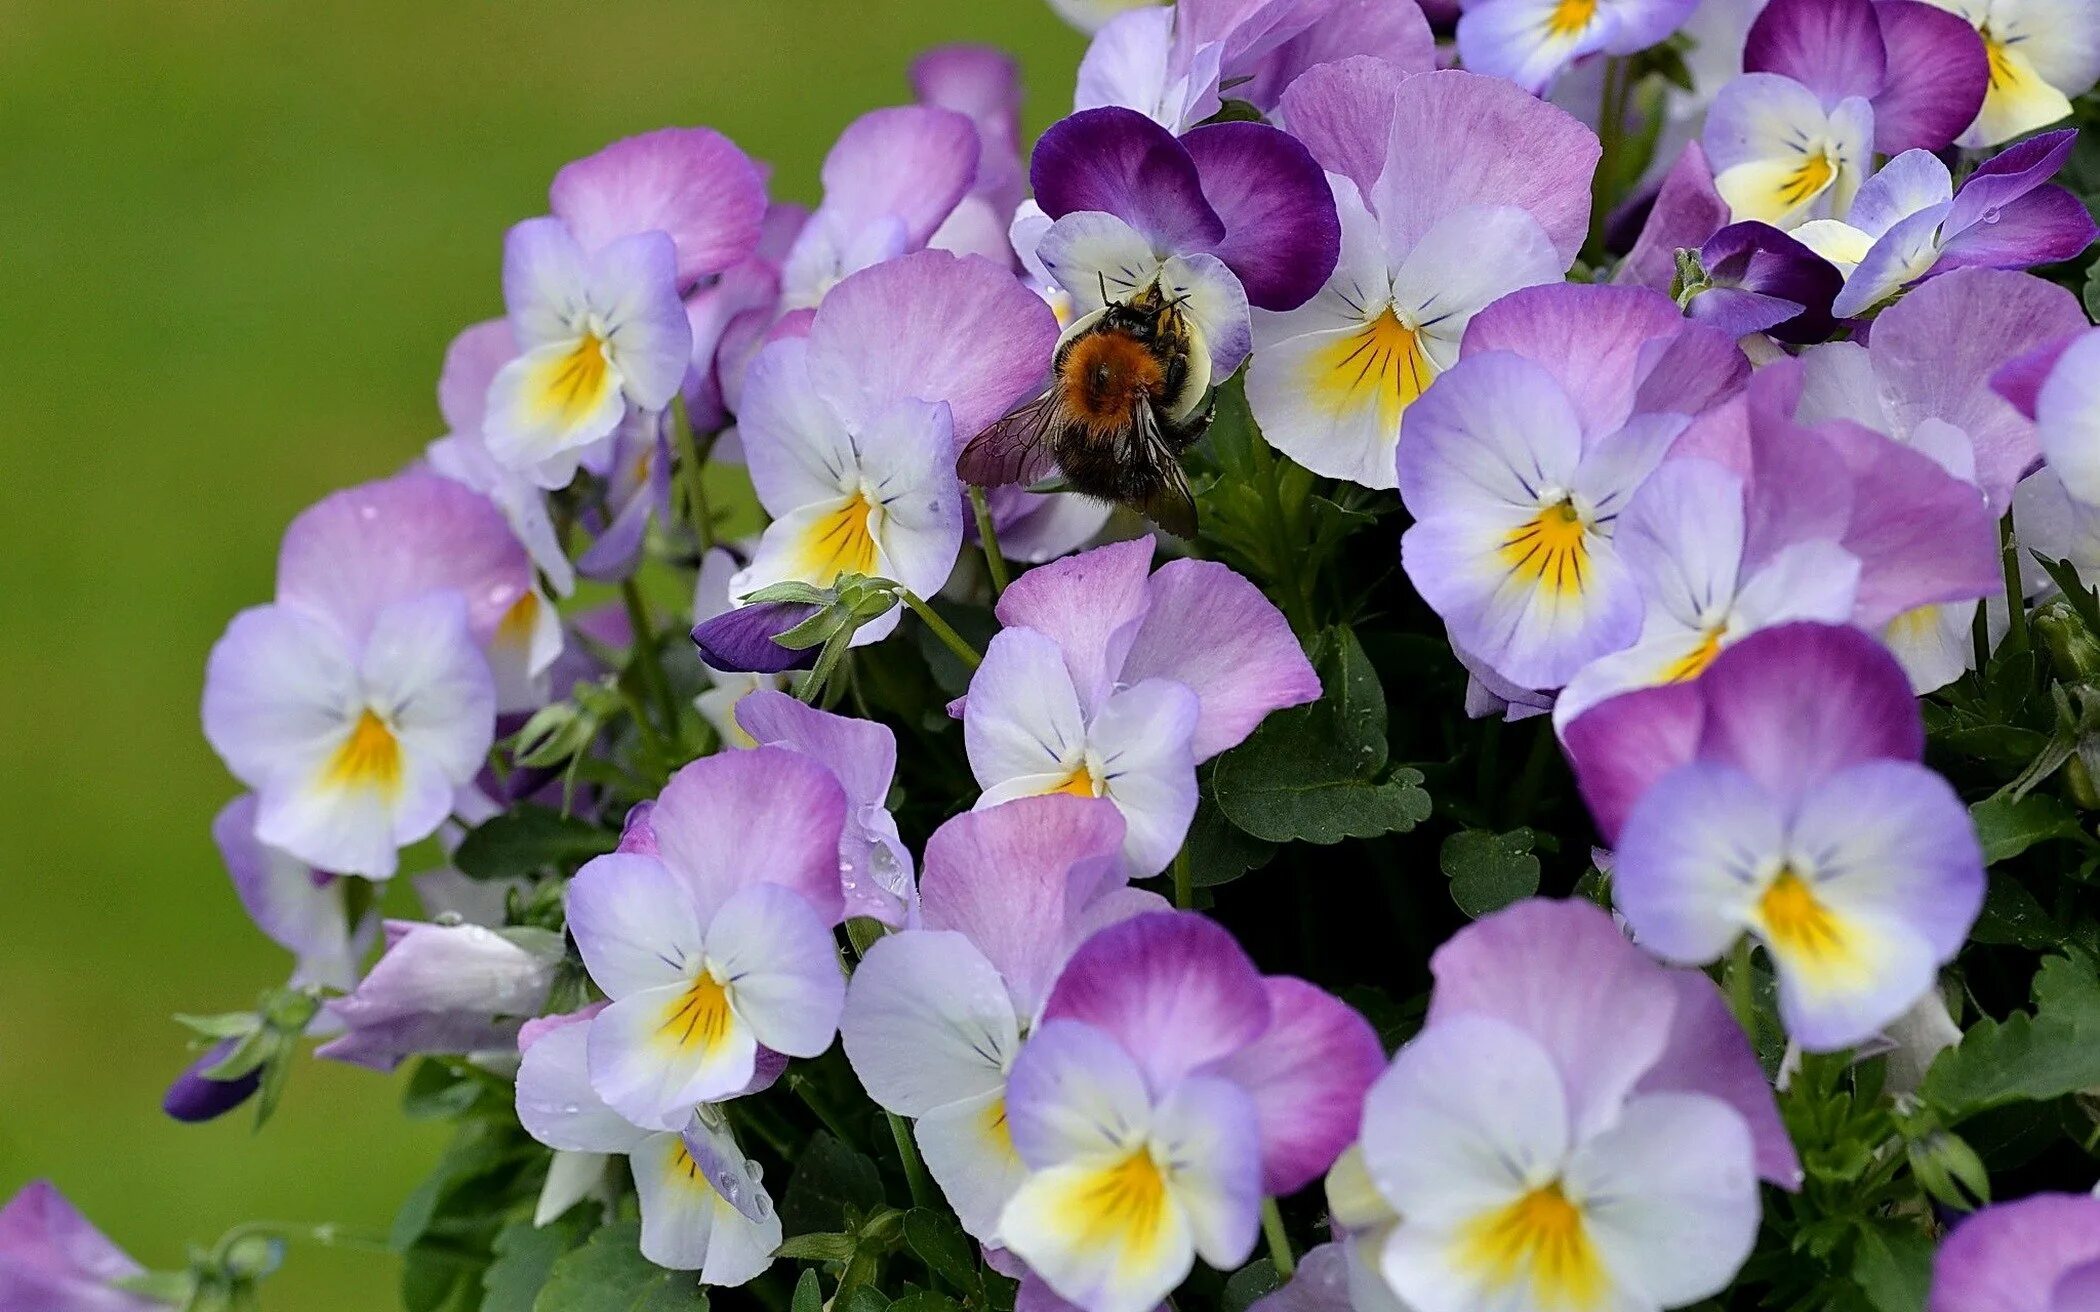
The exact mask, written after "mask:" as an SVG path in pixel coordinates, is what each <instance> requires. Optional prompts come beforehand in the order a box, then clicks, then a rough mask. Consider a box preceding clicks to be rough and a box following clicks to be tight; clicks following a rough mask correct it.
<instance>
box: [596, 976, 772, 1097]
mask: <svg viewBox="0 0 2100 1312" xmlns="http://www.w3.org/2000/svg"><path fill="white" fill-rule="evenodd" d="M710 993H711V994H712V996H710ZM720 994H721V990H720V985H719V984H714V985H713V987H712V989H711V990H710V989H709V981H708V978H707V977H706V976H705V975H704V974H703V975H702V977H701V978H700V980H698V981H696V982H695V984H693V985H686V984H671V985H666V986H664V987H661V988H649V989H643V990H641V991H640V992H638V993H630V994H628V995H627V996H626V997H624V998H621V999H620V1000H619V1001H617V1002H614V1003H613V1004H612V1005H611V1006H609V1007H607V1008H606V1009H605V1010H604V1011H601V1012H599V1013H598V1015H597V1017H596V1019H594V1020H592V1021H591V1027H590V1036H589V1039H588V1040H587V1043H586V1055H587V1058H588V1061H589V1066H590V1076H591V1087H592V1088H593V1089H596V1090H597V1091H598V1096H599V1097H601V1098H603V1099H604V1100H605V1102H606V1105H607V1106H609V1107H611V1108H612V1109H613V1110H614V1111H616V1112H618V1113H619V1114H620V1115H622V1116H624V1117H626V1118H627V1119H628V1120H630V1121H632V1122H634V1123H635V1124H636V1125H639V1126H643V1127H645V1128H647V1129H652V1130H676V1129H680V1128H682V1127H683V1126H684V1125H685V1124H686V1122H688V1121H690V1120H691V1119H692V1115H693V1107H694V1106H695V1105H696V1104H698V1103H702V1102H715V1101H719V1100H720V1099H723V1098H728V1097H732V1096H734V1095H735V1094H736V1093H738V1092H739V1091H740V1090H742V1089H743V1088H744V1086H745V1085H747V1084H749V1083H750V1082H751V1076H752V1072H753V1071H754V1070H755V1069H756V1062H757V1057H758V1044H757V1042H756V1040H755V1039H754V1038H753V1037H752V1034H751V1027H750V1026H748V1025H745V1024H743V1023H741V1022H740V1021H739V1020H737V1018H736V1017H735V1016H734V1015H733V1014H732V1010H731V1008H730V1007H729V1006H728V1005H727V1003H726V1002H724V1001H722V1000H721V996H720Z"/></svg>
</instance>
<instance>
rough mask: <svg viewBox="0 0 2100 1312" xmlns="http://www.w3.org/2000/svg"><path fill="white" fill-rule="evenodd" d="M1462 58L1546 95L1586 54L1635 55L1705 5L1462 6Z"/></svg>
mask: <svg viewBox="0 0 2100 1312" xmlns="http://www.w3.org/2000/svg"><path fill="white" fill-rule="evenodd" d="M1459 8H1460V10H1461V11H1462V12H1461V14H1460V16H1459V20H1458V57H1459V59H1460V61H1461V62H1463V63H1464V64H1465V66H1466V67H1467V68H1470V69H1472V70H1473V71H1474V72H1476V73H1485V74H1488V75H1490V76H1493V77H1504V78H1508V79H1509V80H1510V81H1512V82H1514V83H1516V84H1517V85H1518V86H1520V87H1522V88H1524V89H1525V90H1526V91H1530V92H1533V93H1534V94H1536V93H1541V92H1544V91H1545V90H1546V88H1548V87H1550V86H1552V85H1553V82H1554V79H1556V78H1557V77H1559V76H1560V73H1561V70H1563V69H1565V68H1566V67H1567V66H1568V65H1570V64H1572V63H1574V62H1575V61H1576V60H1578V59H1581V58H1582V57H1584V56H1585V55H1594V54H1598V53H1603V54H1607V55H1630V54H1632V53H1634V52H1635V51H1637V50H1645V49H1647V48H1648V47H1649V46H1652V45H1654V44H1655V43H1656V42H1658V41H1661V40H1662V39H1663V38H1664V37H1666V36H1668V35H1670V33H1672V32H1674V31H1676V30H1677V27H1678V25H1679V24H1681V23H1683V22H1684V20H1685V19H1687V18H1690V17H1691V16H1692V11H1693V10H1694V9H1696V8H1698V0H1689V2H1688V0H1459Z"/></svg>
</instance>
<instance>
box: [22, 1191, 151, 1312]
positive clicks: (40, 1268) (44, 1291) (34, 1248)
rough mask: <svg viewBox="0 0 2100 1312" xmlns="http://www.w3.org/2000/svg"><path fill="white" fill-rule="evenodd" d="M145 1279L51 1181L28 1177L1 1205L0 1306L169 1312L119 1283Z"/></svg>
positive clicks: (63, 1311) (67, 1310)
mask: <svg viewBox="0 0 2100 1312" xmlns="http://www.w3.org/2000/svg"><path fill="white" fill-rule="evenodd" d="M144 1274H146V1268H144V1267H142V1266H140V1265H139V1264H138V1263H137V1262H136V1261H134V1260H132V1257H131V1255H130V1254H129V1253H126V1252H125V1251H124V1250H123V1249H121V1248H119V1247H117V1246H116V1245H115V1244H113V1243H111V1242H110V1239H109V1236H107V1235H105V1234H103V1233H102V1232H101V1231H100V1230H97V1229H96V1228H95V1223H94V1222H92V1221H90V1220H88V1219H87V1217H85V1216H83V1215H81V1213H80V1209H79V1208H77V1207H75V1206H73V1204H72V1203H70V1202H68V1201H66V1197H65V1195H64V1194H61V1193H60V1192H59V1191H58V1188H57V1186H55V1185H53V1184H52V1183H51V1182H50V1181H49V1180H31V1181H30V1182H29V1183H28V1184H25V1185H23V1186H22V1188H21V1191H20V1192H18V1193H17V1194H16V1195H15V1196H14V1197H12V1198H10V1199H8V1200H7V1206H5V1207H0V1307H9V1308H22V1309H25V1310H26V1309H49V1312H165V1309H167V1308H168V1307H170V1306H171V1304H170V1303H169V1302H168V1301H167V1300H165V1299H160V1298H153V1297H149V1296H147V1295H145V1294H135V1293H132V1292H130V1291H129V1290H126V1289H122V1288H120V1287H119V1285H118V1282H120V1281H124V1280H129V1279H131V1278H132V1277H134V1276H142V1275H144Z"/></svg>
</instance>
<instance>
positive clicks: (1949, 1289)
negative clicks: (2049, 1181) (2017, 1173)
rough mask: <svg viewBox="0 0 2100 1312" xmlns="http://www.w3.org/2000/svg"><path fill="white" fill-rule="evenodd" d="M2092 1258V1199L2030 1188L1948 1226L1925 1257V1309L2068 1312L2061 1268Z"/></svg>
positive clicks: (2098, 1247)
mask: <svg viewBox="0 0 2100 1312" xmlns="http://www.w3.org/2000/svg"><path fill="white" fill-rule="evenodd" d="M2096 1259H2100V1199H2096V1198H2094V1197H2093V1196H2092V1195H2091V1194H2032V1195H2029V1196H2028V1197H2026V1198H2021V1199H2018V1200H2016V1201H2013V1202H2008V1203H2000V1204H1998V1205H1996V1206H1994V1207H1986V1208H1984V1209H1983V1210H1982V1211H1980V1212H1977V1213H1976V1214H1975V1215H1973V1216H1971V1217H1969V1218H1968V1219H1967V1220H1965V1221H1963V1222H1962V1223H1961V1224H1959V1225H1957V1226H1955V1227H1954V1231H1953V1233H1952V1234H1949V1235H1948V1236H1947V1238H1946V1239H1945V1241H1944V1242H1942V1243H1941V1245H1940V1250H1939V1252H1938V1253H1937V1254H1935V1255H1934V1257H1933V1262H1932V1301H1931V1304H1930V1306H1931V1312H2030V1310H2031V1312H2075V1309H2077V1308H2078V1307H2079V1306H2080V1305H2079V1304H2076V1303H2067V1302H2052V1295H2053V1293H2054V1291H2055V1287H2056V1284H2057V1281H2058V1280H2060V1279H2061V1278H2062V1277H2063V1276H2064V1274H2065V1273H2067V1272H2069V1271H2071V1270H2073V1269H2075V1268H2078V1267H2082V1266H2085V1265H2087V1264H2089V1263H2091V1262H2093V1261H2094V1260H2096Z"/></svg>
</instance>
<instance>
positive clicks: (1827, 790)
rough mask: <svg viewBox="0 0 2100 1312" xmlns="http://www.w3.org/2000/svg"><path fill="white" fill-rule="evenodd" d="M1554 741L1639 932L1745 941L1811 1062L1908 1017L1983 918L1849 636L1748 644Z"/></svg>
mask: <svg viewBox="0 0 2100 1312" xmlns="http://www.w3.org/2000/svg"><path fill="white" fill-rule="evenodd" d="M1566 741H1567V745H1568V752H1569V757H1570V759H1571V760H1572V761H1573V762H1574V763H1575V768H1576V774H1577V778H1578V780H1579V782H1580V783H1581V785H1582V790H1583V794H1584V796H1585V797H1586V798H1587V799H1588V800H1589V802H1590V807H1591V810H1592V811H1593V812H1594V813H1595V814H1596V816H1597V820H1598V824H1599V827H1600V828H1602V829H1603V830H1604V833H1605V837H1606V840H1607V841H1610V842H1614V843H1615V844H1616V846H1617V857H1616V860H1615V862H1614V865H1613V896H1614V899H1615V900H1616V902H1617V903H1618V906H1619V909H1620V910H1621V911H1622V912H1623V913H1624V914H1625V916H1626V919H1627V922H1628V923H1629V924H1630V925H1631V926H1632V928H1633V931H1634V934H1635V936H1636V938H1637V939H1638V940H1639V941H1640V943H1641V944H1642V945H1643V946H1644V947H1646V948H1648V949H1649V950H1650V951H1652V952H1654V953H1656V954H1658V955H1660V956H1662V957H1663V958H1665V959H1666V960H1670V961H1675V962H1682V963H1687V964H1696V963H1703V962H1708V961H1712V960H1715V959H1717V958H1719V957H1720V956H1722V955H1724V954H1725V953H1726V952H1727V951H1728V950H1729V948H1730V946H1731V945H1732V944H1733V943H1734V942H1735V941H1736V939H1737V938H1738V937H1739V936H1740V935H1741V934H1743V933H1745V932H1748V933H1750V934H1752V935H1754V936H1755V937H1756V938H1757V940H1758V941H1759V942H1761V943H1763V944H1764V946H1765V948H1766V950H1767V952H1768V953H1769V954H1770V955H1771V957H1772V961H1773V965H1774V968H1775V970H1776V971H1777V973H1778V976H1779V1009H1780V1014H1781V1016H1782V1017H1783V1018H1784V1019H1785V1021H1786V1024H1787V1029H1788V1032H1789V1033H1790V1034H1791V1035H1792V1036H1793V1037H1794V1039H1795V1040H1796V1041H1798V1042H1799V1043H1800V1044H1801V1045H1802V1047H1804V1048H1807V1049H1809V1050H1811V1051H1830V1050H1834V1049H1837V1048H1843V1047H1847V1046H1850V1045H1852V1044H1855V1043H1858V1042H1859V1041H1861V1040H1863V1039H1865V1038H1867V1037H1869V1036H1870V1035H1872V1034H1874V1033H1875V1032H1876V1031H1877V1030H1879V1029H1880V1028H1881V1027H1882V1026H1884V1025H1886V1024H1887V1023H1889V1022H1890V1021H1892V1020H1894V1019H1895V1018H1896V1017H1898V1016H1900V1015H1902V1014H1903V1013H1904V1012H1905V1011H1907V1010H1908V1009H1909V1008H1910V1007H1911V1006H1912V1004H1914V1003H1915V1002H1916V1001H1917V1000H1918V999H1919V998H1920V997H1921V996H1922V995H1923V994H1924V993H1925V992H1926V991H1927V990H1928V989H1930V988H1931V987H1932V984H1933V979H1934V975H1935V972H1936V971H1937V969H1938V967H1939V965H1940V963H1942V962H1944V961H1946V960H1947V959H1948V958H1950V957H1952V956H1953V955H1954V953H1955V951H1956V950H1957V949H1958V948H1959V947H1960V946H1961V944H1962V941H1963V939H1964V938H1965V937H1966V936H1967V934H1968V930H1969V926H1970V925H1971V924H1972V923H1973V922H1974V921H1975V919H1976V914H1977V912H1978V911H1979V909H1980V908H1981V907H1982V904H1983V888H1984V876H1983V855H1982V850H1981V848H1980V847H1979V846H1978V843H1977V839H1976V832H1975V829H1974V827H1973V826H1972V825H1971V823H1970V821H1969V814H1968V809H1967V808H1966V807H1965V806H1963V805H1962V803H1961V799H1960V798H1959V797H1957V796H1956V795H1955V793H1954V790H1953V789H1952V788H1951V787H1949V786H1948V784H1947V783H1946V781H1945V780H1943V779H1941V778H1940V777H1939V776H1938V775H1936V774H1934V773H1932V771H1930V770H1928V769H1926V768H1925V767H1924V766H1923V765H1921V764H1919V757H1920V754H1921V752H1922V748H1923V741H1924V730H1923V728H1922V726H1921V724H1920V721H1919V717H1918V708H1917V703H1916V701H1915V700H1914V699H1913V698H1912V695H1911V691H1910V685H1909V682H1908V681H1907V680H1906V679H1905V677H1904V675H1903V671H1902V669H1901V668H1900V667H1899V666H1898V665H1897V664H1896V662H1895V660H1894V659H1893V658H1892V657H1891V656H1890V655H1889V654H1888V652H1887V651H1886V650H1885V649H1883V648H1882V647H1881V646H1880V644H1878V643H1876V642H1875V641H1874V640H1873V639H1872V638H1869V637H1867V636H1866V635H1865V634H1862V633H1860V632H1858V631H1857V630H1855V629H1849V628H1840V627H1832V626H1826V625H1816V624H1793V625H1785V626H1782V627H1778V628H1773V629H1767V630H1765V631H1763V632H1761V633H1757V634H1753V635H1751V636H1750V637H1748V638H1745V639H1744V640H1743V641H1742V642H1740V643H1738V644H1736V645H1735V646H1734V647H1731V648H1730V649H1729V650H1727V651H1725V652H1723V653H1722V654H1721V655H1720V656H1719V657H1718V658H1716V659H1715V661H1714V663H1713V665H1712V666H1711V667H1710V668H1709V669H1708V670H1707V672H1706V673H1705V674H1704V675H1702V676H1700V678H1699V679H1698V680H1696V681H1695V682H1692V683H1689V684H1678V685H1672V686H1669V687H1665V688H1656V689H1648V690H1645V691H1642V692H1635V693H1629V694H1626V695H1624V696H1621V697H1615V698H1613V699H1611V700H1609V701H1606V702H1604V703H1602V704H1600V705H1599V706H1597V707H1596V708H1595V709H1594V710H1592V711H1590V712H1588V713H1587V714H1585V715H1583V716H1581V717H1580V718H1578V719H1576V720H1575V721H1574V722H1573V723H1572V724H1570V725H1569V726H1568V730H1567V734H1566Z"/></svg>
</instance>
